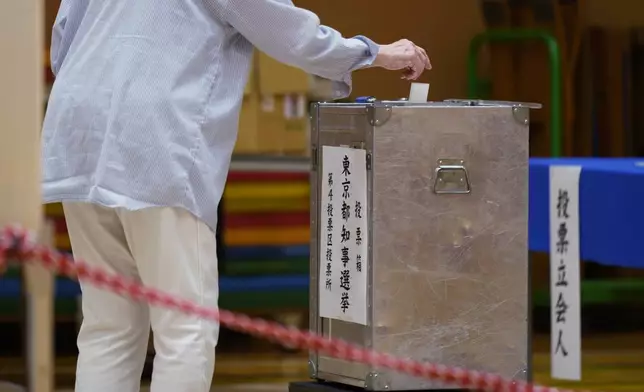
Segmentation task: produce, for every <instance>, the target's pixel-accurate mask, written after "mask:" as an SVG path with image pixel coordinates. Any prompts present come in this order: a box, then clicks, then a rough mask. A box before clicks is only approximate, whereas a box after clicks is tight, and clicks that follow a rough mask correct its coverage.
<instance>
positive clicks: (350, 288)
mask: <svg viewBox="0 0 644 392" xmlns="http://www.w3.org/2000/svg"><path fill="white" fill-rule="evenodd" d="M366 157H367V154H366V151H365V150H362V149H354V148H348V147H332V146H323V147H322V165H321V168H320V170H321V173H322V183H321V184H320V188H321V199H320V235H319V239H320V243H319V250H320V254H319V258H320V271H319V274H320V275H319V277H320V281H319V288H320V290H319V299H320V317H325V318H330V319H336V320H342V321H346V322H351V323H356V324H362V325H367V294H368V293H367V277H368V271H369V265H368V253H367V252H368V249H369V244H368V242H367V241H368V237H367V230H368V228H367V165H366V162H367V161H366V159H367V158H366Z"/></svg>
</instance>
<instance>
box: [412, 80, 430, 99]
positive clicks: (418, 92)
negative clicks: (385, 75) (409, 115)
mask: <svg viewBox="0 0 644 392" xmlns="http://www.w3.org/2000/svg"><path fill="white" fill-rule="evenodd" d="M428 96H429V83H412V84H411V90H410V91H409V102H414V103H425V102H427V97H428Z"/></svg>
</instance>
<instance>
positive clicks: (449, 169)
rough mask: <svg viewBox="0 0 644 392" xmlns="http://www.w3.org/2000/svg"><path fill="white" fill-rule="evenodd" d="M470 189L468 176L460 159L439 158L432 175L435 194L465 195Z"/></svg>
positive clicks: (463, 162)
mask: <svg viewBox="0 0 644 392" xmlns="http://www.w3.org/2000/svg"><path fill="white" fill-rule="evenodd" d="M471 191H472V188H471V186H470V178H469V175H468V173H467V168H466V167H465V161H464V160H462V159H439V160H438V162H437V165H436V169H435V175H434V193H435V194H437V195H466V194H469V193H470V192H471Z"/></svg>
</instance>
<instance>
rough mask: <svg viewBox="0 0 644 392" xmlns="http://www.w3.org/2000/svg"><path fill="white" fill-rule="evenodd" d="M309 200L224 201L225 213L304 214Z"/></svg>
mask: <svg viewBox="0 0 644 392" xmlns="http://www.w3.org/2000/svg"><path fill="white" fill-rule="evenodd" d="M309 204H310V203H309V199H294V200H289V199H273V200H271V199H269V200H264V199H259V200H231V201H224V210H225V211H226V213H244V212H298V211H301V212H305V211H308V210H309Z"/></svg>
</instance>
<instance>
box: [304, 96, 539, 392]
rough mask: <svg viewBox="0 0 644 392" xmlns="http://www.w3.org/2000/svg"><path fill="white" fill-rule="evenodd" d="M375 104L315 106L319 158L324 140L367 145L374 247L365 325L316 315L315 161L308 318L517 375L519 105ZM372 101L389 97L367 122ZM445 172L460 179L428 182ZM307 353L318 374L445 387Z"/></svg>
mask: <svg viewBox="0 0 644 392" xmlns="http://www.w3.org/2000/svg"><path fill="white" fill-rule="evenodd" d="M378 105H380V106H379V107H378V108H376V107H377V106H378ZM382 105H383V104H381V103H376V104H373V105H369V104H365V105H357V104H345V105H343V104H322V105H320V106H319V107H316V108H314V109H315V110H314V112H316V117H315V119H314V126H313V127H312V129H313V130H314V131H313V135H312V144H313V145H312V147H313V148H315V149H316V151H317V154H318V160H320V159H321V158H320V156H321V154H320V150H321V146H324V145H332V146H340V145H348V146H350V145H355V143H362V145H364V146H365V149H366V150H367V153H368V154H370V156H371V168H372V170H371V171H369V172H368V174H369V181H368V184H369V186H368V188H369V189H368V191H369V197H370V200H369V204H370V205H369V217H370V226H371V227H370V233H369V235H370V244H373V249H371V250H370V266H371V271H370V274H371V284H370V286H369V287H370V290H369V292H370V298H369V303H370V306H371V308H370V313H371V318H370V322H369V325H368V326H367V327H363V326H359V325H351V324H347V323H341V322H337V321H335V320H327V319H320V318H319V317H317V314H318V309H317V301H318V298H317V285H318V277H317V271H318V268H319V266H318V251H317V249H318V245H317V241H318V239H317V238H318V230H317V227H318V224H317V222H318V218H317V212H318V210H319V208H318V205H317V200H318V198H319V195H318V192H319V191H318V189H319V187H318V185H317V184H318V182H319V181H320V180H321V179H320V178H319V177H318V176H320V175H321V173H319V172H314V173H313V174H312V190H311V191H312V200H311V211H312V212H311V213H312V215H311V219H312V225H311V236H312V238H311V240H312V242H311V244H312V248H311V301H310V302H311V327H312V328H313V329H314V330H317V331H319V332H321V333H324V334H325V335H328V336H333V337H336V338H341V339H344V340H348V341H350V342H354V343H357V344H361V345H364V346H367V347H370V348H374V349H376V350H378V351H380V352H387V353H390V354H393V355H396V356H400V357H406V358H412V359H415V360H420V361H428V362H433V363H440V364H444V365H447V366H458V367H464V368H468V369H474V370H481V371H488V372H493V373H498V374H501V375H503V376H505V377H512V378H516V379H526V377H528V374H529V371H530V369H529V361H528V355H529V344H528V341H529V336H528V333H529V328H528V325H529V320H528V317H529V306H528V281H529V269H528V244H527V228H528V221H527V219H528V125H527V123H523V122H520V121H516V120H515V117H514V116H515V113H514V108H516V107H521V108H524V107H525V108H526V110H529V106H521V105H519V104H517V103H485V102H480V101H476V102H468V103H463V102H460V101H459V102H455V101H451V102H445V103H437V102H433V103H428V104H415V105H411V104H400V105H392V106H391V107H390V106H389V104H387V105H385V106H382ZM369 108H371V109H369ZM382 108H385V109H386V108H389V109H390V110H391V113H390V116H388V118H387V120H386V121H380V122H379V124H380V125H379V126H373V125H371V124H370V123H371V122H373V123H374V124H375V121H372V119H374V118H375V116H374V115H373V114H374V113H377V110H381V109H382ZM374 110H375V111H374ZM455 160H456V161H455ZM455 162H456V163H455ZM441 165H442V169H441ZM441 173H442V174H441ZM446 173H447V174H448V175H447V176H446V177H445V176H443V178H444V179H448V180H449V181H447V182H450V183H453V181H454V180H456V181H457V182H458V183H460V179H463V180H464V182H465V184H469V190H468V191H467V192H456V193H458V194H445V193H441V192H440V189H439V192H435V191H436V188H435V184H436V183H437V180H438V179H439V178H440V176H442V175H444V174H446ZM463 186H464V185H463ZM458 189H459V188H457V189H456V190H457V191H458ZM452 190H453V189H452ZM461 190H462V189H461ZM437 193H438V194H437ZM452 193H453V192H452ZM310 357H311V361H312V362H313V363H315V364H317V373H318V378H321V379H324V377H323V376H324V375H325V374H330V375H334V376H336V377H339V378H343V377H344V378H348V379H350V380H351V385H354V384H355V383H354V381H362V382H363V384H364V385H366V386H367V388H368V389H372V390H391V391H397V390H414V389H416V390H418V389H445V388H447V386H445V385H441V384H438V383H433V382H426V381H423V380H419V379H415V378H411V377H407V376H402V375H399V374H397V373H394V372H390V371H386V370H382V369H371V368H369V367H366V366H362V365H355V364H347V363H342V362H340V361H336V360H332V359H328V358H323V357H320V358H318V356H317V355H315V354H314V353H312V354H311V356H310ZM369 374H378V382H373V380H371V381H369V377H372V378H373V376H369ZM357 378H361V380H356V379H357Z"/></svg>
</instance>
